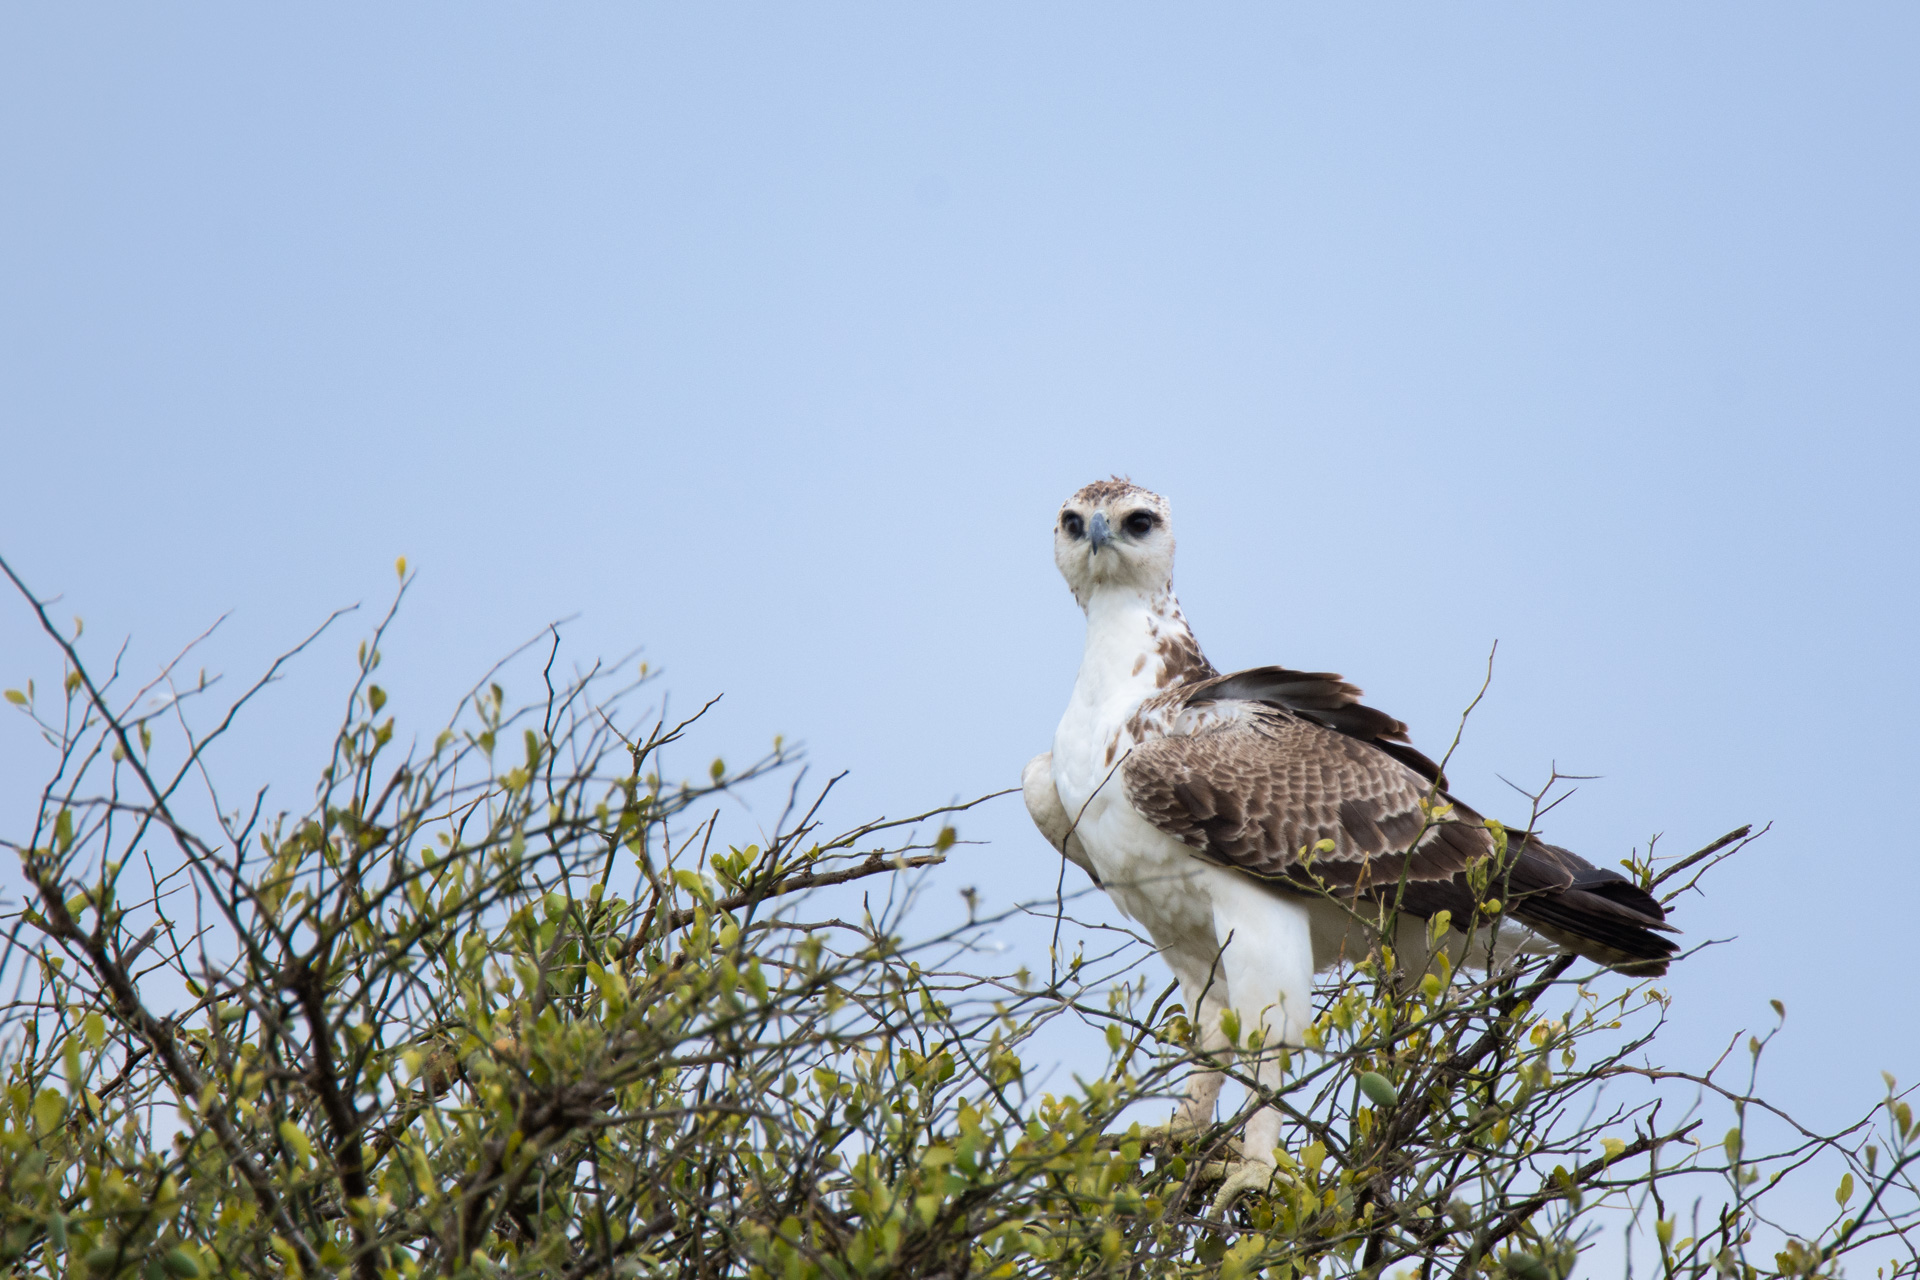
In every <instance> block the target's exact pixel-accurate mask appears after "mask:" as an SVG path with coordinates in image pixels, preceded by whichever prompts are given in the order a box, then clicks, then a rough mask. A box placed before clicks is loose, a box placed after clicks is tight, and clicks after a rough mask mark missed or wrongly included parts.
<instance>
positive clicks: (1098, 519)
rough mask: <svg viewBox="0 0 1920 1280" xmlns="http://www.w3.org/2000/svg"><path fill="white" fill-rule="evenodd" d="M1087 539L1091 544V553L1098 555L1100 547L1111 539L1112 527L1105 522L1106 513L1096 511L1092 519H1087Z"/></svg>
mask: <svg viewBox="0 0 1920 1280" xmlns="http://www.w3.org/2000/svg"><path fill="white" fill-rule="evenodd" d="M1087 541H1088V542H1091V543H1092V544H1093V554H1094V555H1099V554H1100V548H1102V547H1104V546H1106V545H1107V544H1108V543H1109V542H1112V541H1113V527H1112V526H1111V525H1109V524H1108V523H1107V513H1106V512H1104V511H1096V512H1094V513H1093V519H1091V520H1089V521H1087Z"/></svg>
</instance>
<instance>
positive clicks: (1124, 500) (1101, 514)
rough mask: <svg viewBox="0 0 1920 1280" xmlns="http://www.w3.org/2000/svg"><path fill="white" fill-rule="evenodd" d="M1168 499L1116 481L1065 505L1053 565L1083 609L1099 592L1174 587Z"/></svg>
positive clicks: (1098, 485)
mask: <svg viewBox="0 0 1920 1280" xmlns="http://www.w3.org/2000/svg"><path fill="white" fill-rule="evenodd" d="M1170 514H1171V512H1170V510H1169V508H1168V506H1167V500H1166V499H1165V498H1163V497H1161V496H1160V495H1159V494H1157V493H1153V492H1150V491H1148V490H1146V489H1142V488H1141V487H1140V486H1139V485H1137V484H1134V483H1133V482H1132V481H1129V480H1122V479H1120V478H1119V477H1118V476H1116V477H1114V478H1113V479H1111V480H1096V481H1094V482H1093V483H1092V484H1090V485H1088V486H1087V487H1086V488H1084V489H1082V490H1080V491H1079V492H1078V493H1076V494H1074V495H1073V496H1072V497H1071V498H1068V499H1067V500H1066V502H1064V503H1063V504H1061V507H1060V518H1059V519H1058V520H1057V521H1055V522H1054V526H1053V562H1054V563H1055V564H1057V565H1059V566H1060V573H1061V576H1062V577H1064V578H1066V580H1067V585H1068V586H1069V587H1072V588H1073V598H1074V599H1075V600H1078V601H1079V602H1080V604H1081V606H1082V607H1085V605H1086V603H1087V601H1088V600H1089V599H1091V598H1092V596H1093V593H1094V592H1095V591H1098V590H1101V589H1103V588H1111V587H1117V588H1119V589H1121V590H1131V591H1140V592H1144V593H1152V592H1156V591H1163V590H1165V589H1166V588H1167V587H1168V586H1170V585H1171V584H1172V582H1173V529H1172V526H1171V524H1170V522H1169V519H1168V517H1169V516H1170Z"/></svg>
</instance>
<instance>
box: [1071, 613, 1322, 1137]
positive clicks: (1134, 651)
mask: <svg viewBox="0 0 1920 1280" xmlns="http://www.w3.org/2000/svg"><path fill="white" fill-rule="evenodd" d="M1086 603H1087V647H1086V652H1085V654H1084V656H1083V657H1082V660H1081V665H1080V674H1079V678H1078V679H1077V680H1076V682H1075V684H1074V688H1073V696H1072V699H1071V700H1070V701H1069V703H1068V705H1067V712H1066V715H1065V716H1063V717H1062V718H1061V721H1060V727H1059V729H1058V730H1057V731H1056V733H1055V734H1054V740H1053V759H1052V773H1053V784H1054V788H1055V791H1056V792H1057V794H1058V796H1059V803H1060V806H1061V808H1062V809H1063V810H1064V814H1065V817H1066V820H1067V822H1068V824H1069V827H1070V829H1071V833H1072V836H1073V837H1074V838H1075V839H1076V840H1077V841H1078V843H1079V844H1080V846H1081V849H1083V850H1084V852H1085V857H1086V859H1087V860H1088V862H1089V863H1090V864H1091V865H1092V868H1093V870H1094V872H1095V874H1097V875H1098V876H1099V878H1100V880H1101V882H1102V883H1103V884H1104V885H1105V886H1106V890H1107V892H1108V893H1109V894H1110V895H1111V896H1112V897H1113V900H1114V902H1115V904H1116V905H1118V906H1119V908H1120V910H1121V911H1122V912H1124V913H1125V914H1126V915H1127V916H1129V917H1130V918H1132V919H1133V920H1135V921H1138V922H1139V924H1140V925H1141V926H1142V927H1143V928H1145V929H1146V931H1147V933H1148V935H1149V936H1151V937H1152V939H1153V941H1154V944H1155V946H1157V947H1158V948H1159V950H1160V953H1161V955H1162V956H1163V957H1164V958H1165V959H1166V961H1167V964H1168V965H1169V967H1171V968H1172V969H1173V972H1174V976H1175V977H1176V978H1177V979H1178V980H1179V982H1180V985H1181V989H1182V991H1183V992H1184V994H1185V996H1186V999H1187V1005H1188V1008H1189V1009H1190V1010H1192V1011H1193V1015H1194V1020H1195V1024H1196V1026H1198V1027H1199V1028H1200V1029H1201V1032H1202V1036H1203V1041H1202V1043H1203V1045H1204V1046H1205V1047H1207V1048H1209V1049H1212V1050H1219V1049H1222V1048H1224V1047H1225V1042H1224V1037H1223V1036H1222V1035H1221V1032H1220V1015H1221V1014H1222V1013H1223V1012H1224V1011H1225V1010H1227V1009H1232V1010H1233V1011H1234V1013H1235V1015H1236V1016H1237V1018H1238V1021H1239V1025H1240V1031H1241V1035H1242V1037H1243V1038H1244V1037H1246V1036H1247V1035H1249V1034H1250V1033H1253V1032H1256V1031H1257V1032H1259V1033H1260V1036H1261V1039H1262V1042H1263V1043H1264V1045H1265V1046H1266V1047H1267V1048H1268V1049H1269V1050H1272V1049H1276V1048H1278V1047H1280V1046H1298V1045H1300V1044H1301V1043H1302V1032H1303V1031H1304V1029H1305V1027H1306V1025H1307V1024H1308V1023H1309V1022H1310V1021H1311V1020H1312V1017H1313V974H1314V970H1315V969H1316V968H1317V967H1324V966H1326V965H1330V964H1333V963H1335V962H1337V961H1338V960H1339V959H1340V957H1341V954H1342V952H1343V950H1344V949H1345V946H1346V944H1347V943H1348V941H1349V939H1348V932H1349V930H1348V920H1347V918H1346V917H1345V916H1344V915H1343V914H1342V913H1341V912H1340V911H1339V910H1338V909H1337V908H1335V907H1332V906H1330V905H1328V904H1326V903H1323V902H1317V901H1314V900H1312V899H1310V898H1307V897H1304V896H1302V895H1297V894H1291V893H1288V892H1286V891H1284V890H1280V889H1276V888H1273V887H1270V886H1268V885H1266V884H1263V883H1261V882H1260V881H1258V880H1255V879H1253V878H1252V877H1249V876H1247V875H1244V874H1242V873H1240V872H1237V871H1234V870H1231V869H1229V868H1225V867H1219V866H1216V865H1214V864H1212V863H1209V862H1207V861H1205V860H1203V859H1201V858H1200V857H1198V856H1196V854H1195V851H1194V850H1193V849H1191V848H1189V847H1188V846H1187V845H1184V844H1182V843H1181V842H1180V841H1178V840H1175V839H1174V838H1173V837H1171V836H1169V835H1167V834H1165V833H1164V832H1162V831H1160V830H1159V829H1158V828H1157V827H1155V826H1153V825H1152V824H1151V823H1149V822H1148V821H1147V820H1146V819H1145V818H1143V817H1142V816H1141V815H1140V814H1139V813H1138V812H1137V811H1136V810H1135V809H1134V807H1133V805H1132V804H1131V803H1130V802H1129V801H1128V800H1127V797H1126V790H1125V782H1124V779H1123V778H1122V777H1121V776H1120V773H1119V770H1120V768H1121V767H1122V766H1123V765H1124V764H1125V761H1126V753H1127V750H1128V749H1129V748H1130V747H1131V746H1133V745H1134V743H1133V739H1132V738H1131V737H1130V736H1129V735H1128V732H1127V724H1128V722H1129V721H1130V720H1131V719H1132V718H1133V715H1134V713H1135V712H1136V711H1137V710H1139V708H1140V704H1141V703H1142V702H1144V701H1145V700H1146V699H1147V698H1149V697H1151V696H1152V695H1153V694H1155V693H1158V692H1160V690H1161V688H1162V686H1161V684H1160V674H1161V656H1160V655H1161V643H1160V637H1162V636H1164V635H1166V634H1168V633H1169V632H1171V631H1174V630H1176V629H1177V630H1179V631H1185V629H1186V624H1185V622H1184V620H1183V619H1181V617H1180V614H1179V610H1178V606H1177V605H1175V604H1174V602H1173V598H1172V596H1171V594H1170V593H1167V592H1155V593H1152V594H1147V593H1143V592H1140V591H1138V590H1134V589H1129V588H1123V587H1112V588H1106V589H1101V590H1096V591H1094V592H1093V593H1091V594H1090V596H1089V598H1088V599H1087V602H1086ZM1185 727H1186V726H1184V725H1176V726H1174V729H1175V731H1178V730H1179V729H1182V728H1185ZM1109 748H1111V750H1109ZM1036 816H1037V815H1036ZM1055 822H1056V823H1057V818H1056V819H1055ZM1043 829H1044V828H1043ZM1048 835H1049V838H1050V839H1051V838H1052V833H1051V832H1049V833H1048ZM1056 847H1059V842H1057V841H1056ZM1349 954H1351V953H1349ZM1316 961H1318V963H1317V964H1316ZM1255 1078H1256V1079H1258V1080H1260V1082H1261V1083H1262V1084H1265V1085H1267V1086H1269V1087H1272V1086H1274V1085H1277V1084H1278V1083H1279V1063H1278V1059H1277V1055H1276V1054H1274V1053H1267V1054H1264V1055H1262V1057H1261V1059H1260V1061H1259V1062H1258V1063H1257V1064H1256V1066H1255ZM1219 1089H1220V1080H1219V1077H1218V1076H1217V1075H1214V1074H1212V1073H1205V1074H1203V1075H1202V1076H1200V1077H1199V1078H1197V1079H1196V1080H1195V1081H1194V1082H1193V1088H1192V1089H1191V1090H1190V1092H1189V1095H1188V1097H1187V1100H1186V1102H1185V1103H1184V1104H1183V1106H1182V1113H1183V1114H1182V1119H1184V1120H1186V1121H1189V1122H1196V1123H1197V1122H1204V1121H1206V1120H1208V1119H1210V1118H1211V1114H1212V1111H1213V1104H1214V1100H1215V1098H1216V1096H1217V1095H1218V1093H1219ZM1278 1128H1279V1116H1278V1114H1277V1113H1275V1112H1272V1111H1270V1110H1268V1111H1263V1112H1262V1113H1260V1115H1258V1116H1257V1117H1256V1118H1255V1120H1254V1121H1253V1122H1251V1123H1250V1124H1249V1125H1248V1131H1247V1137H1246V1142H1245V1145H1244V1147H1243V1150H1244V1151H1245V1153H1246V1155H1247V1157H1248V1158H1251V1159H1259V1160H1271V1159H1272V1150H1273V1144H1274V1140H1275V1138H1276V1137H1277V1135H1278Z"/></svg>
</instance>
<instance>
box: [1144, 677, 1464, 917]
mask: <svg viewBox="0 0 1920 1280" xmlns="http://www.w3.org/2000/svg"><path fill="white" fill-rule="evenodd" d="M1122 773H1123V777H1124V779H1125V782H1126V788H1127V798H1128V799H1129V800H1131V801H1132V802H1133V805H1134V807H1135V808H1136V809H1138V810H1139V811H1140V812H1141V813H1142V814H1143V815H1144V816H1145V817H1146V818H1147V820H1148V821H1149V822H1152V823H1153V824H1154V825H1155V826H1156V827H1158V828H1160V829H1161V830H1162V831H1165V832H1166V833H1167V834H1168V835H1171V836H1173V837H1174V838H1175V839H1177V840H1180V841H1182V842H1183V843H1185V844H1188V845H1191V846H1192V847H1193V848H1194V849H1195V850H1197V851H1198V852H1200V853H1201V854H1203V855H1205V856H1206V857H1208V858H1211V859H1213V860H1215V861H1217V862H1222V863H1226V864H1228V865H1231V866H1236V867H1240V868H1241V869H1243V870H1245V871H1248V872H1251V873H1252V874H1254V875H1256V876H1259V877H1261V878H1262V879H1269V880H1277V879H1293V880H1299V881H1305V880H1307V879H1309V878H1310V873H1309V870H1308V867H1309V864H1310V866H1311V871H1312V872H1313V873H1318V874H1319V875H1320V876H1321V877H1322V878H1323V879H1325V880H1326V882H1327V883H1328V884H1329V885H1330V886H1333V887H1336V888H1338V889H1340V890H1345V891H1353V890H1365V889H1369V888H1371V889H1375V890H1377V889H1379V888H1380V887H1381V886H1383V885H1398V884H1399V883H1400V882H1401V880H1402V878H1403V877H1404V878H1405V879H1406V880H1407V881H1408V882H1409V885H1411V884H1414V883H1420V884H1426V885H1430V886H1438V885H1442V884H1451V883H1452V881H1454V879H1455V878H1456V877H1458V876H1460V875H1461V874H1462V873H1464V872H1465V871H1466V869H1467V865H1468V863H1469V862H1471V861H1472V860H1473V859H1474V858H1478V857H1484V856H1486V855H1488V854H1491V853H1492V852H1493V851H1494V844H1493V837H1492V835H1491V833H1489V832H1488V831H1487V830H1486V828H1485V827H1484V826H1482V825H1480V824H1479V822H1478V815H1477V814H1475V815H1469V820H1467V821H1461V820H1455V819H1448V818H1442V819H1440V820H1438V821H1435V820H1434V819H1432V818H1430V817H1429V813H1428V810H1427V808H1426V805H1425V802H1426V799H1427V796H1428V793H1429V792H1430V791H1431V789H1432V788H1431V785H1430V784H1429V783H1428V782H1427V780H1426V779H1424V778H1422V777H1421V776H1420V775H1419V774H1417V773H1415V772H1414V771H1413V770H1412V769H1411V768H1409V767H1408V766H1406V765H1404V764H1402V763H1400V762H1399V761H1398V760H1395V759H1393V758H1392V757H1390V756H1387V755H1385V754H1383V753H1381V752H1379V751H1377V750H1375V749H1373V748H1371V747H1369V746H1367V745H1366V744H1365V743H1363V742H1360V741H1358V740H1356V739H1354V738H1350V737H1347V736H1345V735H1344V734H1340V733H1336V732H1333V731H1331V730H1328V729H1323V728H1321V727H1320V726H1319V725H1316V724H1312V723H1309V722H1308V721H1305V720H1302V719H1299V718H1297V717H1295V716H1292V715H1289V714H1287V713H1285V712H1282V711H1276V710H1268V709H1265V708H1262V709H1259V710H1256V711H1254V712H1252V713H1251V714H1250V715H1249V716H1247V717H1246V718H1244V719H1242V720H1239V721H1238V722H1236V723H1234V724H1231V725H1228V726H1224V727H1221V728H1217V729H1212V730H1208V731H1204V732H1201V733H1197V734H1194V735H1192V736H1189V737H1167V738H1155V739H1151V740H1149V741H1147V742H1144V743H1142V744H1140V745H1139V746H1136V747H1135V748H1134V749H1133V751H1132V753H1131V754H1130V755H1129V756H1128V757H1127V763H1126V765H1125V766H1124V768H1123V770H1122ZM1441 802H1442V803H1443V804H1444V803H1445V798H1444V797H1442V798H1441ZM1423 833H1424V834H1423ZM1324 841H1330V842H1331V843H1332V848H1331V849H1327V848H1326V847H1325V846H1324V845H1323V844H1322V842H1324ZM1416 842H1417V843H1416ZM1303 851H1311V852H1310V853H1308V855H1307V857H1306V858H1305V859H1304V860H1303V856H1302V855H1303ZM1418 896H1419V897H1420V899H1421V902H1422V904H1423V905H1424V904H1425V903H1426V901H1427V900H1428V899H1430V898H1431V897H1432V894H1431V893H1422V894H1420V895H1418ZM1447 896H1448V897H1452V896H1454V895H1447ZM1471 903H1472V899H1471V898H1470V897H1469V898H1465V899H1464V900H1463V901H1462V902H1461V903H1460V905H1461V906H1463V907H1470V906H1471ZM1442 905H1446V903H1444V902H1439V901H1435V902H1434V904H1433V905H1432V907H1431V908H1430V909H1429V910H1426V911H1421V914H1423V915H1428V914H1432V911H1437V910H1439V909H1440V907H1441V906H1442ZM1415 909H1417V908H1415Z"/></svg>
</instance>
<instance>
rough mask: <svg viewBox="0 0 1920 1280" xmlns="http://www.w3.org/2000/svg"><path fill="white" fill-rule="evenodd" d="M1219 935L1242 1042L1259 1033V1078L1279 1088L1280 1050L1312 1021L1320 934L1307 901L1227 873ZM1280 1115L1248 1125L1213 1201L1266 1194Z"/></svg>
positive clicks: (1217, 903)
mask: <svg viewBox="0 0 1920 1280" xmlns="http://www.w3.org/2000/svg"><path fill="white" fill-rule="evenodd" d="M1213 890H1214V892H1213V895H1212V897H1213V927H1214V936H1215V938H1216V939H1217V940H1218V941H1219V943H1220V948H1221V949H1220V973H1221V976H1222V977H1224V978H1225V979H1226V988H1227V1002H1228V1004H1229V1005H1230V1006H1231V1007H1232V1009H1233V1011H1234V1013H1235V1014H1236V1015H1237V1017H1238V1019H1239V1023H1240V1035H1241V1037H1242V1043H1245V1042H1246V1040H1247V1039H1248V1038H1250V1037H1251V1036H1252V1035H1254V1034H1255V1033H1257V1034H1258V1035H1259V1037H1260V1050H1259V1055H1258V1058H1257V1060H1256V1061H1255V1063H1254V1073H1253V1074H1254V1079H1255V1080H1256V1081H1258V1082H1259V1083H1260V1084H1261V1085H1262V1086H1263V1087H1265V1088H1267V1089H1277V1088H1278V1087H1279V1085H1280V1053H1281V1050H1282V1049H1297V1048H1299V1047H1301V1045H1302V1044H1303V1041H1302V1038H1301V1033H1302V1032H1303V1031H1304V1030H1305V1029H1306V1026H1307V1024H1308V1023H1309V1022H1311V1021H1312V1019H1313V933H1312V921H1311V918H1310V917H1309V914H1308V908H1307V905H1306V903H1305V902H1304V901H1303V900H1301V899H1300V898H1297V897H1294V896H1292V895H1290V894H1287V893H1284V892H1280V891H1276V890H1270V889H1267V888H1266V887H1265V886H1261V885H1253V884H1249V883H1248V882H1247V881H1246V879H1245V878H1244V877H1241V876H1238V875H1236V874H1234V873H1233V872H1231V871H1227V870H1224V869H1222V870H1221V871H1219V872H1218V875H1217V877H1216V880H1215V883H1214V885H1213ZM1279 1138H1280V1113H1279V1112H1278V1111H1276V1110H1275V1109H1274V1108H1272V1107H1262V1108H1260V1109H1259V1110H1258V1111H1256V1112H1254V1113H1253V1118H1252V1119H1250V1120H1248V1121H1247V1127H1246V1133H1245V1136H1244V1138H1243V1140H1242V1143H1241V1159H1240V1161H1239V1162H1238V1163H1236V1164H1234V1165H1232V1166H1230V1167H1229V1168H1228V1169H1227V1170H1226V1174H1227V1177H1226V1181H1225V1183H1224V1184H1223V1185H1222V1186H1221V1188H1220V1193H1219V1195H1218V1196H1216V1197H1215V1199H1214V1211H1215V1212H1216V1213H1224V1212H1225V1211H1226V1210H1227V1208H1228V1207H1230V1206H1231V1205H1232V1204H1233V1202H1234V1201H1235V1200H1237V1199H1238V1198H1239V1197H1240V1196H1241V1194H1242V1193H1244V1192H1246V1191H1252V1190H1264V1189H1265V1188H1266V1186H1267V1185H1268V1183H1269V1182H1271V1181H1272V1179H1273V1171H1274V1156H1273V1149H1274V1147H1275V1145H1276V1144H1277V1143H1278V1141H1279Z"/></svg>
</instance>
